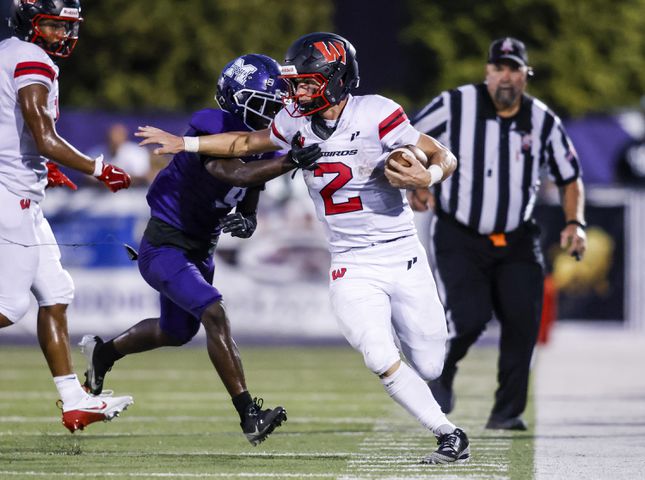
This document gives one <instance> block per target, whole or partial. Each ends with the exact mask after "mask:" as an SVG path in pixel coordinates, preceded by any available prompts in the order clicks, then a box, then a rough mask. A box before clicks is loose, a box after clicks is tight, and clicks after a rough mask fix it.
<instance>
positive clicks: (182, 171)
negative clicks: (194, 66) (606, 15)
mask: <svg viewBox="0 0 645 480" xmlns="http://www.w3.org/2000/svg"><path fill="white" fill-rule="evenodd" d="M248 130H249V129H248V128H247V127H246V125H244V123H242V122H241V121H240V120H238V119H237V117H235V116H233V115H232V114H230V113H228V112H226V111H223V110H217V109H212V108H208V109H204V110H200V111H198V112H196V113H195V114H194V115H193V117H192V119H191V120H190V124H189V128H188V131H187V132H186V135H187V136H199V135H208V134H213V133H223V132H239V131H248ZM275 155H276V154H275V153H274V152H271V153H268V154H264V155H261V156H258V155H254V156H252V157H244V158H243V159H242V160H244V161H245V162H252V161H254V160H259V159H265V158H273V157H274V156H275ZM222 161H226V160H222ZM245 193H246V188H241V187H235V186H233V185H230V184H228V183H225V182H222V181H219V180H217V179H216V178H214V177H213V176H211V175H210V174H209V173H208V172H207V171H206V168H204V165H203V163H202V161H201V159H200V156H199V154H197V153H187V152H181V153H178V154H177V155H175V156H174V157H173V159H172V161H171V162H170V163H169V164H168V166H167V167H166V168H164V169H163V170H161V172H159V174H158V175H157V177H156V178H155V180H154V182H153V183H152V185H151V186H150V189H149V190H148V195H147V197H146V198H147V200H148V205H150V210H151V215H152V216H153V217H156V218H158V219H160V220H162V221H164V222H166V223H168V224H169V225H172V226H173V227H175V228H177V229H179V230H181V231H182V232H184V233H186V234H187V235H188V236H190V237H192V238H195V239H197V240H204V241H208V240H210V239H211V238H212V237H214V236H216V235H218V234H219V222H220V220H221V219H222V218H224V217H225V216H226V215H228V214H229V213H230V211H231V210H232V209H233V208H235V206H236V205H237V202H238V201H240V200H241V199H242V198H243V197H244V194H245Z"/></svg>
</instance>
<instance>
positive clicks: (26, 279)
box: [0, 184, 40, 328]
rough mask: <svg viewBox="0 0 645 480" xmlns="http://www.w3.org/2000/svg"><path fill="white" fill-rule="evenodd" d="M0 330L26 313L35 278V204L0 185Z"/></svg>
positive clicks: (36, 241) (36, 209) (36, 252)
mask: <svg viewBox="0 0 645 480" xmlns="http://www.w3.org/2000/svg"><path fill="white" fill-rule="evenodd" d="M0 205H1V206H2V207H1V208H0V328H4V327H8V326H10V325H13V324H14V323H15V322H17V321H18V320H20V319H21V318H22V317H23V316H24V315H25V313H27V310H28V309H29V288H30V287H31V284H32V283H33V281H34V278H35V276H36V269H37V268H38V257H39V255H40V251H39V249H38V247H29V245H36V244H37V243H38V239H37V237H36V230H35V220H36V215H37V211H38V210H39V207H38V204H36V203H35V202H33V203H32V202H28V201H27V200H26V199H24V198H20V197H17V196H16V195H14V194H13V193H11V192H9V191H8V190H7V189H6V188H5V187H4V186H3V185H2V184H0Z"/></svg>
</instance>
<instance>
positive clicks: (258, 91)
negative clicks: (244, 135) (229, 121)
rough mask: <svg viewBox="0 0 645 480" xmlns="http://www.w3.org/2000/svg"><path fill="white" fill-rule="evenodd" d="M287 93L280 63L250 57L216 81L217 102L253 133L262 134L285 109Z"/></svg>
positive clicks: (233, 64) (228, 67)
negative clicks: (284, 101) (283, 104)
mask: <svg viewBox="0 0 645 480" xmlns="http://www.w3.org/2000/svg"><path fill="white" fill-rule="evenodd" d="M287 89H288V87H287V83H286V82H285V81H284V80H283V79H281V78H280V66H279V65H278V62H276V61H275V60H274V59H272V58H270V57H267V56H266V55H260V54H257V53H251V54H248V55H242V56H241V57H238V58H236V59H235V60H233V61H232V62H229V63H228V64H227V65H226V66H225V67H224V69H223V70H222V74H221V75H220V76H219V79H218V80H217V92H216V93H215V100H217V102H218V103H219V105H220V107H222V109H224V110H226V111H228V112H230V113H232V114H233V115H236V116H237V117H238V118H239V119H240V120H242V121H243V122H244V124H245V125H246V126H247V127H249V128H250V129H251V130H262V129H264V128H267V127H268V126H269V124H270V123H271V120H273V117H275V116H276V114H277V113H278V112H279V111H280V109H281V108H282V97H283V96H284V95H285V94H286V92H287Z"/></svg>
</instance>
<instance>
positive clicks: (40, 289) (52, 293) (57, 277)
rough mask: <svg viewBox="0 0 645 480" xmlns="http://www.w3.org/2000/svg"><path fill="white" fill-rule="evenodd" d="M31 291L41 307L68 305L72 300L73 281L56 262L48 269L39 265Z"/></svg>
mask: <svg viewBox="0 0 645 480" xmlns="http://www.w3.org/2000/svg"><path fill="white" fill-rule="evenodd" d="M31 291H32V292H33V294H34V296H35V297H36V300H37V301H38V305H39V306H41V307H47V306H50V305H56V304H64V305H69V304H70V303H72V300H73V299H74V281H73V280H72V276H71V275H70V274H69V273H68V272H67V270H65V269H63V267H62V265H61V264H60V262H59V261H56V262H52V263H51V265H49V266H48V267H47V266H45V267H43V266H42V265H39V268H38V275H37V276H36V279H35V280H34V283H33V285H32V287H31Z"/></svg>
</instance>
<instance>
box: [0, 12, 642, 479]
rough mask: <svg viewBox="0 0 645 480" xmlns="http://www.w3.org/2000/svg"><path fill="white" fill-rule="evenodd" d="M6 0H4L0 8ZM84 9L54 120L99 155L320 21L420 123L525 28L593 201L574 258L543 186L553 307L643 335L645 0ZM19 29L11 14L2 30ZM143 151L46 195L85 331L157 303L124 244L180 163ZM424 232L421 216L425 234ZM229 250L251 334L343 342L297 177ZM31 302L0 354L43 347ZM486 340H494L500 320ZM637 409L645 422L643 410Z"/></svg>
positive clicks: (114, 328) (589, 325)
mask: <svg viewBox="0 0 645 480" xmlns="http://www.w3.org/2000/svg"><path fill="white" fill-rule="evenodd" d="M10 3H11V1H10V0H2V4H1V5H2V12H1V16H2V17H6V16H7V14H8V11H9V5H10ZM82 3H83V17H84V18H85V22H84V23H83V25H82V27H81V32H80V40H79V43H78V46H77V48H76V50H75V52H74V55H72V57H70V59H68V60H65V61H62V62H61V63H60V67H61V78H60V82H61V96H60V99H61V118H60V120H59V122H58V129H59V132H60V133H61V134H62V135H63V136H64V137H65V138H67V139H68V140H69V141H70V142H71V143H72V144H74V145H75V146H77V147H79V148H80V149H81V150H83V151H84V152H87V153H99V152H105V151H106V149H107V148H108V147H107V145H106V143H107V142H108V132H110V130H111V129H112V131H113V133H114V129H113V127H114V126H115V125H122V126H123V127H124V128H125V129H126V132H127V134H126V137H128V140H129V141H135V137H134V136H133V135H132V133H133V132H134V131H135V130H136V127H137V126H138V125H145V124H150V125H155V126H159V127H161V128H165V129H168V130H170V131H172V132H175V133H181V132H182V131H183V130H184V128H185V124H186V121H187V119H188V118H189V115H190V112H191V111H192V110H196V109H200V108H204V107H213V106H214V105H215V102H214V100H213V95H214V91H215V81H216V78H217V76H218V74H219V71H220V69H221V67H222V66H223V65H224V64H226V63H227V62H228V61H229V60H231V59H232V58H234V57H236V56H238V55H240V54H242V53H249V52H257V53H264V54H267V55H270V56H273V57H274V58H276V59H277V60H278V61H280V60H281V58H282V56H283V54H284V51H285V50H286V48H287V47H288V45H289V44H290V43H291V41H292V40H293V39H294V38H296V37H298V36H300V35H301V34H304V33H307V32H310V31H319V30H325V31H334V32H336V33H339V34H341V35H344V36H346V37H347V38H349V39H350V41H352V42H353V43H354V45H355V46H356V48H357V52H358V60H359V63H360V68H361V86H360V89H359V92H358V93H359V94H361V93H381V94H384V95H387V96H390V97H392V98H394V99H396V100H397V101H399V102H400V103H401V104H402V105H403V106H404V107H405V108H406V111H407V113H408V115H409V116H412V115H413V114H414V113H415V112H416V111H417V110H419V109H420V108H421V107H422V106H423V105H425V103H426V102H427V101H429V100H430V99H431V98H432V97H433V96H434V95H435V94H437V93H438V92H439V91H441V90H442V89H445V88H450V87H453V86H456V85H460V84H463V83H469V82H474V81H479V80H481V79H482V78H483V73H484V63H485V59H486V51H487V48H488V45H489V43H490V41H491V40H492V39H494V38H498V37H501V36H506V35H511V36H516V37H518V38H520V39H522V40H523V41H524V42H525V43H526V44H527V47H528V51H529V58H530V63H531V64H532V65H533V66H534V68H535V71H536V75H535V77H534V78H533V79H532V80H531V83H530V85H529V93H531V94H534V95H535V96H537V97H539V98H540V99H542V100H544V101H545V102H546V103H547V104H548V105H549V106H551V107H552V108H553V109H554V110H555V111H556V112H557V113H558V114H560V115H561V117H562V118H563V119H564V120H565V124H566V128H567V129H568V132H569V133H570V135H571V137H572V139H573V141H574V144H575V146H576V148H577V150H578V152H579V155H580V159H581V162H582V166H583V172H584V176H583V179H584V181H585V184H586V187H587V196H588V201H587V220H588V223H589V229H588V236H589V250H588V253H587V256H586V257H585V259H584V261H583V262H580V263H576V262H575V261H574V260H573V259H571V258H568V257H566V256H564V255H562V253H561V252H560V250H559V248H558V242H559V232H560V229H561V228H562V224H563V218H562V213H561V210H560V208H559V206H558V202H557V191H556V189H554V188H553V186H551V185H549V184H548V182H547V184H546V185H544V188H543V191H542V193H543V195H542V198H541V204H540V207H539V209H538V217H539V219H540V221H541V223H542V226H543V230H544V238H543V240H544V246H545V252H546V253H547V257H548V261H549V265H548V268H549V277H548V282H549V287H550V288H549V289H548V290H549V292H551V293H550V295H549V298H547V304H548V309H549V315H550V316H551V317H552V318H557V322H558V323H559V324H562V325H565V326H571V325H577V324H579V323H584V327H583V328H584V329H585V331H587V332H590V334H591V335H592V337H593V336H594V335H600V336H602V335H604V333H603V332H606V331H607V330H606V329H607V328H610V329H611V331H612V332H613V331H621V332H625V334H626V335H628V336H630V337H632V338H636V339H640V340H637V341H643V339H645V268H644V266H645V246H644V242H643V239H644V238H645V143H644V141H645V35H644V34H643V32H645V0H621V1H613V2H610V1H606V0H570V1H568V2H564V1H562V0H498V1H495V2H471V1H467V0H434V1H424V0H399V1H397V2H393V1H388V0H353V1H348V0H335V1H333V0H317V1H315V2H314V1H304V2H292V1H288V0H247V1H233V0H218V1H216V0H181V1H172V0H155V1H154V2H152V1H143V2H132V1H127V0H102V1H98V0H85V1H83V0H82ZM8 35H9V31H8V30H7V28H6V27H5V26H4V25H3V27H2V29H0V38H4V37H6V36H8ZM113 141H114V139H113ZM144 152H145V155H144V156H143V158H142V157H140V156H138V155H136V154H133V157H137V158H131V159H130V160H127V161H131V162H132V165H136V167H133V168H136V169H137V176H138V186H137V187H136V188H132V189H130V190H128V191H125V192H119V193H118V194H116V195H112V194H110V193H106V192H105V191H104V190H103V189H101V188H99V187H97V185H95V184H93V183H89V181H88V180H87V179H86V178H83V177H82V176H78V175H75V174H74V173H68V174H69V176H70V177H72V178H73V179H74V180H75V181H77V182H78V183H79V186H80V188H79V190H78V191H77V192H73V193H72V192H68V191H63V190H60V189H59V190H56V191H50V192H48V198H47V199H46V201H45V202H44V206H43V208H44V211H45V213H46V214H47V216H48V218H49V221H50V223H51V225H52V228H53V230H54V232H55V233H56V235H57V238H58V241H59V243H60V244H61V245H62V247H61V250H62V253H63V264H64V265H65V266H66V267H68V269H69V270H70V273H71V274H72V276H73V278H74V281H75V284H76V298H75V301H74V303H73V305H72V307H71V308H70V312H69V322H70V332H71V335H72V339H73V340H75V339H77V338H78V337H80V335H81V334H84V333H88V332H93V333H97V334H101V335H105V336H110V335H113V334H115V333H118V332H120V331H122V330H123V329H124V328H127V327H129V326H130V325H132V324H134V323H135V322H137V321H138V320H140V319H142V318H145V317H148V316H154V315H156V313H157V311H158V306H157V296H156V294H155V293H154V292H153V290H152V289H150V288H149V287H148V286H147V285H146V284H145V282H144V281H143V280H142V279H141V278H140V277H139V274H138V270H137V268H136V265H135V264H134V263H132V262H130V261H129V259H128V257H127V255H126V252H125V250H124V248H123V246H122V244H123V243H127V244H129V245H132V246H134V247H135V248H136V247H137V245H138V242H139V239H140V236H141V234H142V231H143V228H144V226H145V222H146V221H147V218H148V208H147V204H146V202H145V192H146V185H147V184H148V183H149V182H150V180H151V179H152V178H154V175H155V174H156V172H157V171H158V170H159V169H160V168H162V167H163V166H164V165H165V163H166V162H167V161H168V160H169V159H168V158H163V157H156V156H154V155H151V154H150V152H148V151H144ZM126 168H127V167H126ZM427 225H428V217H427V216H426V215H419V216H418V226H419V230H420V235H421V236H422V238H423V237H427ZM216 255H217V257H216V261H217V272H216V280H215V283H216V285H217V286H218V288H219V287H221V290H222V291H223V293H224V295H225V299H226V302H227V305H228V309H229V312H230V315H231V319H232V323H233V329H234V333H235V335H236V337H237V338H238V339H239V340H241V343H242V345H245V344H246V345H252V344H254V343H256V342H257V340H258V338H262V339H263V341H264V342H265V343H266V342H267V341H268V342H270V343H275V344H294V343H297V344H312V343H316V344H335V343H338V344H343V339H342V337H341V335H340V332H339V331H338V329H337V327H336V323H335V320H334V318H333V315H332V314H331V311H330V308H329V305H328V303H327V302H328V300H327V280H326V279H327V268H328V260H329V257H328V254H327V251H326V246H325V241H324V239H323V236H322V231H321V229H320V226H319V225H318V222H317V221H316V219H315V216H314V212H313V208H312V205H311V202H310V200H309V198H308V194H307V193H306V190H305V187H304V185H303V184H302V182H301V180H300V178H298V177H296V178H295V179H294V180H293V181H292V180H290V179H288V178H286V177H285V178H279V179H276V180H274V181H272V182H270V183H269V184H268V185H267V190H266V192H265V193H264V195H263V198H262V202H261V211H260V215H259V227H258V231H257V232H256V234H255V235H254V236H253V237H252V238H251V239H249V240H246V241H237V240H236V239H232V238H230V237H228V236H224V237H223V238H221V240H220V245H219V247H218V251H217V254H216ZM34 312H35V309H34V310H33V311H32V312H30V313H29V314H28V315H27V317H26V318H24V319H23V320H22V321H21V322H20V323H19V324H18V325H17V326H14V327H12V328H9V329H5V330H3V331H2V333H1V334H0V347H3V348H4V346H6V345H9V344H17V343H20V344H23V343H27V344H33V345H36V342H37V340H36V337H35V335H34V333H35V315H34ZM565 330H566V328H565ZM486 337H487V338H484V341H483V342H484V343H486V340H487V339H488V340H489V341H490V342H489V343H494V339H495V328H494V327H493V328H491V329H490V331H489V332H488V333H487V335H486ZM565 337H566V338H568V339H572V338H581V339H584V338H586V337H584V336H581V337H578V336H577V333H576V334H575V335H571V336H566V335H565ZM594 338H595V337H594ZM619 338H623V337H619ZM267 339H268V340H267ZM199 341H200V339H199V338H198V339H197V340H196V342H197V343H199ZM620 341H621V340H618V342H620ZM642 344H643V351H645V341H643V342H642ZM563 348H565V349H566V348H567V347H566V345H565V346H564V347H563ZM599 348H601V347H599ZM637 350H638V349H636V348H635V349H634V351H637ZM558 358H559V357H558ZM565 358H566V357H565ZM643 361H645V360H643V357H642V355H641V356H640V360H639V362H641V364H642V362H643ZM42 367H43V369H44V368H45V367H44V363H43V365H42ZM77 369H78V370H80V366H78V364H77ZM490 381H491V382H493V381H494V379H493V378H491V379H490ZM7 385H8V384H6V385H5V387H6V386H7ZM640 385H641V386H642V381H641V382H640ZM5 387H3V389H4V388H5ZM639 392H640V393H639V395H640V394H642V393H643V392H645V389H644V390H640V391H639ZM638 399H640V400H639V401H640V402H641V405H642V404H643V403H642V402H644V401H645V400H643V398H642V397H638ZM639 418H640V421H641V422H644V421H645V420H644V419H643V412H642V411H641V416H640V417H639ZM642 424H644V423H641V425H642ZM640 438H641V439H642V438H643V437H640ZM498 473H499V472H498ZM592 477H593V475H592ZM518 478H519V477H518ZM551 478H556V477H551ZM563 478H564V477H563ZM570 478H572V477H570ZM598 478H600V477H598Z"/></svg>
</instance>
